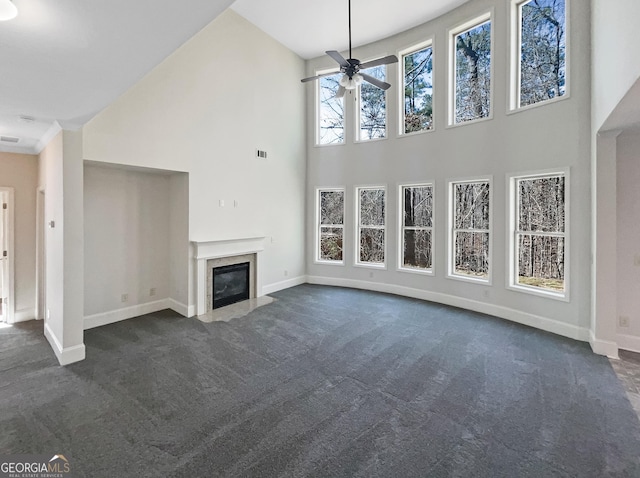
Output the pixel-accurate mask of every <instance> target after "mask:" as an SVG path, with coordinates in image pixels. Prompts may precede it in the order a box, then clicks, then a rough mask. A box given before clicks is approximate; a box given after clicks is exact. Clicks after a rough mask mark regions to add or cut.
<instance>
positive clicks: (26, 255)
mask: <svg viewBox="0 0 640 478" xmlns="http://www.w3.org/2000/svg"><path fill="white" fill-rule="evenodd" d="M37 184H38V157H37V156H33V155H28V154H15V153H3V152H0V186H1V187H11V188H14V193H15V196H14V201H15V203H14V241H15V242H14V247H15V264H14V267H15V271H14V280H15V321H16V322H18V321H23V320H31V319H33V318H35V297H36V295H35V294H36V259H35V258H36V254H35V251H36V188H37Z"/></svg>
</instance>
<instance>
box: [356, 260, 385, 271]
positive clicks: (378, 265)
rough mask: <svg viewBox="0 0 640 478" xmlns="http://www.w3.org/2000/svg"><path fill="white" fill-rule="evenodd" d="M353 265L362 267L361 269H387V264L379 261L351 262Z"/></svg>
mask: <svg viewBox="0 0 640 478" xmlns="http://www.w3.org/2000/svg"><path fill="white" fill-rule="evenodd" d="M353 267H362V268H363V269H378V270H385V271H386V270H387V264H386V263H379V262H371V263H367V262H356V263H355V264H353Z"/></svg>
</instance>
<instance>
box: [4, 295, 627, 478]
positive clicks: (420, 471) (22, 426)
mask: <svg viewBox="0 0 640 478" xmlns="http://www.w3.org/2000/svg"><path fill="white" fill-rule="evenodd" d="M274 296H275V297H276V298H277V301H276V302H275V303H273V304H271V305H268V306H265V307H262V308H260V309H257V310H256V311H254V312H253V313H251V314H250V315H249V316H247V317H245V318H242V319H237V320H234V321H232V322H230V323H223V322H218V323H212V324H203V323H201V322H199V321H198V320H196V319H185V318H180V317H176V314H174V313H173V312H170V311H165V312H161V313H157V314H150V315H147V316H144V317H141V318H137V319H133V320H129V321H125V322H121V323H118V324H113V325H109V326H105V327H101V328H98V329H93V330H90V331H87V332H86V335H85V341H86V345H87V360H85V361H84V362H81V363H78V364H74V365H71V366H68V367H64V368H63V367H59V366H57V365H56V361H55V358H54V357H53V353H52V352H51V351H50V349H49V347H48V345H47V344H46V342H45V341H44V339H43V338H42V336H41V335H40V334H39V333H34V332H33V331H32V330H30V328H33V327H41V324H36V325H33V324H32V325H28V326H23V327H22V328H13V329H11V330H10V331H7V329H5V330H3V331H0V340H1V341H2V348H1V352H0V360H1V361H0V454H3V455H4V454H7V453H46V454H54V453H57V454H64V455H65V456H66V457H67V458H68V459H69V461H70V463H71V466H72V470H73V471H74V472H75V474H76V476H90V477H128V476H153V477H165V476H185V477H209V476H242V477H250V476H256V477H271V476H314V477H331V476H349V477H351V476H362V477H375V476H381V477H410V476H420V477H424V476H433V477H440V476H483V477H485V476H486V477H501V476H504V477H518V476H578V477H605V476H640V422H639V421H638V418H637V417H636V415H635V413H634V411H633V410H632V408H631V406H630V404H629V401H628V400H627V399H626V397H625V395H624V392H623V389H622V386H621V384H620V383H619V382H618V379H617V378H616V376H615V374H614V372H613V370H612V369H611V366H610V365H609V363H608V361H607V360H606V359H605V358H604V357H599V356H596V355H594V354H592V353H591V351H590V349H589V347H588V345H586V344H583V343H579V342H574V341H571V340H566V339H563V338H560V337H557V336H554V335H551V334H546V333H544V332H540V331H537V330H534V329H530V328H527V327H523V326H519V325H517V324H512V323H509V322H506V321H503V320H499V319H495V318H492V317H488V316H485V315H481V314H476V313H470V312H466V311H463V310H459V309H454V308H450V307H444V306H440V305H436V304H430V303H426V302H421V301H417V300H411V299H405V298H401V297H395V296H390V295H384V294H377V293H372V292H363V291H355V290H349V289H339V288H331V287H320V286H310V285H305V286H300V287H296V288H293V289H289V290H286V291H282V292H280V293H278V294H274ZM36 332H37V329H36Z"/></svg>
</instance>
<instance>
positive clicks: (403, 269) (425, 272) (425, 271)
mask: <svg viewBox="0 0 640 478" xmlns="http://www.w3.org/2000/svg"><path fill="white" fill-rule="evenodd" d="M397 271H398V272H407V273H409V274H416V275H421V276H431V277H433V276H435V273H434V272H433V268H431V269H417V268H416V269H412V268H409V267H398V269H397Z"/></svg>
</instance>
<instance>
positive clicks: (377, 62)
mask: <svg viewBox="0 0 640 478" xmlns="http://www.w3.org/2000/svg"><path fill="white" fill-rule="evenodd" d="M391 63H398V57H397V56H395V55H389V56H385V57H384V58H378V59H377V60H371V61H368V62H366V63H362V64H361V65H360V69H361V70H364V69H366V68H371V67H374V66H379V65H390V64H391Z"/></svg>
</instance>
